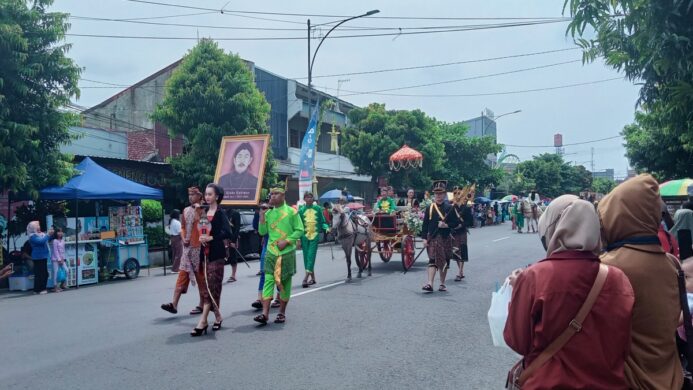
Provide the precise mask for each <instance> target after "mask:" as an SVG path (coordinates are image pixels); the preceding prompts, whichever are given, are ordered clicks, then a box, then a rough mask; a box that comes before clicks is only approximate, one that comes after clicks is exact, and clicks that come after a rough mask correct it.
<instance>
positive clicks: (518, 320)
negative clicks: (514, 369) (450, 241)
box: [504, 195, 634, 390]
mask: <svg viewBox="0 0 693 390" xmlns="http://www.w3.org/2000/svg"><path fill="white" fill-rule="evenodd" d="M539 234H540V235H541V241H542V244H543V245H544V248H545V249H546V258H545V259H544V260H540V261H539V262H537V263H535V264H533V265H531V266H529V267H528V268H526V269H525V270H523V271H521V272H519V275H518V273H514V274H513V275H511V284H512V285H513V294H512V299H511V301H510V305H509V308H508V319H507V322H506V324H505V331H504V338H505V341H506V343H507V344H508V346H509V347H510V348H511V349H513V350H514V351H515V352H517V353H518V354H520V355H522V356H523V362H522V365H523V367H524V372H526V373H525V374H524V377H523V379H522V382H521V386H522V389H524V390H526V389H567V388H572V389H626V388H627V383H626V379H625V377H624V374H623V367H624V364H625V359H626V356H627V355H628V348H629V344H630V327H631V312H632V308H633V301H634V294H633V289H632V288H631V286H630V283H629V282H628V278H627V277H626V276H625V274H624V273H623V272H622V271H621V270H619V269H618V268H615V267H605V266H602V265H600V262H599V257H598V256H599V253H600V250H601V246H600V231H599V218H598V217H597V213H596V212H595V210H594V206H592V205H591V204H590V203H589V202H586V201H584V200H580V199H579V198H578V197H577V196H574V195H563V196H560V197H558V198H556V200H554V201H553V202H552V203H551V205H550V206H549V208H548V209H547V211H546V214H545V216H544V218H542V219H541V220H540V221H539ZM601 268H604V269H601ZM602 278H603V279H602ZM602 282H603V285H600V283H602ZM593 286H596V287H593ZM593 288H594V289H595V293H593V292H592V291H591V290H592V289H593ZM594 294H596V295H594ZM589 296H594V298H596V299H595V300H594V301H591V300H590V298H589ZM579 313H584V315H585V316H584V318H581V315H580V314H579ZM569 324H570V325H569ZM572 327H574V328H572ZM569 329H570V330H569ZM566 332H569V336H568V337H569V338H568V340H567V341H566V342H565V345H557V344H555V343H556V342H557V341H556V340H557V339H560V338H562V337H565V336H563V335H564V334H565V333H566Z"/></svg>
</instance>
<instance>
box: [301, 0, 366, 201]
mask: <svg viewBox="0 0 693 390" xmlns="http://www.w3.org/2000/svg"><path fill="white" fill-rule="evenodd" d="M378 12H380V11H379V10H377V9H374V10H371V11H368V12H366V13H365V14H361V15H357V16H352V17H350V18H346V19H344V20H341V21H339V23H337V24H335V25H334V26H333V27H332V28H331V29H330V30H329V31H327V33H326V34H325V35H324V36H323V37H322V39H320V42H318V46H317V47H316V48H315V52H314V53H313V55H312V58H311V52H310V29H311V26H310V19H308V37H307V38H308V107H309V110H308V118H309V119H308V120H309V122H310V117H311V116H312V112H311V110H312V103H313V65H314V64H315V57H316V56H317V55H318V50H320V46H322V43H323V42H325V38H327V36H328V35H330V33H331V32H332V31H334V30H335V29H336V28H337V27H339V26H341V25H342V24H344V23H346V22H348V21H350V20H354V19H358V18H363V17H366V16H371V15H375V14H377V13H378ZM319 135H320V129H316V131H315V147H314V150H313V155H314V156H315V157H317V151H318V138H319ZM313 177H314V179H313V193H314V195H315V196H318V193H317V192H318V180H317V175H316V174H315V158H313ZM299 200H300V199H299Z"/></svg>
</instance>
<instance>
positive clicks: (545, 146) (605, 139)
mask: <svg viewBox="0 0 693 390" xmlns="http://www.w3.org/2000/svg"><path fill="white" fill-rule="evenodd" d="M616 138H623V136H622V135H615V136H613V137H606V138H600V139H593V140H590V141H582V142H573V143H570V144H563V146H576V145H585V144H593V143H595V142H602V141H608V140H610V139H616ZM503 145H505V146H509V147H513V148H555V146H554V145H510V144H503Z"/></svg>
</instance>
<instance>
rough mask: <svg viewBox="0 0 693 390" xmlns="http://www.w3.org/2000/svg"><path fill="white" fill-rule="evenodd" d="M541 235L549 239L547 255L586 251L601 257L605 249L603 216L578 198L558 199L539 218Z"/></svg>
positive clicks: (565, 197)
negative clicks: (600, 254) (603, 244)
mask: <svg viewBox="0 0 693 390" xmlns="http://www.w3.org/2000/svg"><path fill="white" fill-rule="evenodd" d="M539 234H540V235H541V236H542V237H544V238H545V240H546V248H547V249H546V255H547V256H551V254H553V253H556V252H564V251H569V250H573V251H584V252H592V253H594V254H595V255H598V254H599V252H600V249H601V245H600V232H599V217H598V216H597V213H596V211H595V210H594V206H592V205H591V204H590V203H589V202H587V201H584V200H582V199H580V198H578V197H577V196H575V195H563V196H559V197H558V198H556V199H554V200H553V201H552V202H551V204H550V205H549V207H547V208H546V211H545V212H544V214H542V216H541V218H540V219H539Z"/></svg>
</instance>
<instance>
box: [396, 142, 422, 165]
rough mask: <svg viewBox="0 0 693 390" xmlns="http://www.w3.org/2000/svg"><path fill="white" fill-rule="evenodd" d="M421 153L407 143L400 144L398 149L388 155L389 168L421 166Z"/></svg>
mask: <svg viewBox="0 0 693 390" xmlns="http://www.w3.org/2000/svg"><path fill="white" fill-rule="evenodd" d="M422 164H423V155H422V154H421V153H420V152H419V151H417V150H415V149H412V148H410V147H409V146H407V145H404V146H402V147H401V148H400V149H399V150H398V151H396V152H394V153H393V154H392V156H390V170H392V171H399V170H400V169H408V168H415V167H416V168H421V166H422Z"/></svg>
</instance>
